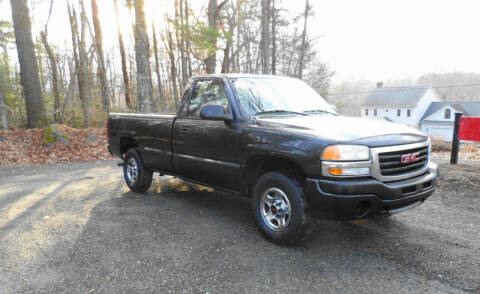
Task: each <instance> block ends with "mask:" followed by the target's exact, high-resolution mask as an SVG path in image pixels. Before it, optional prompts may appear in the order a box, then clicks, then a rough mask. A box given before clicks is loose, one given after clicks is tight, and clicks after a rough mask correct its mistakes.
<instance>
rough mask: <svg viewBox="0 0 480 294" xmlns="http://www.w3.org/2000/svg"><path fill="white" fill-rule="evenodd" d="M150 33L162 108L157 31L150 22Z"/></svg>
mask: <svg viewBox="0 0 480 294" xmlns="http://www.w3.org/2000/svg"><path fill="white" fill-rule="evenodd" d="M152 34H153V53H154V57H155V73H156V74H157V87H158V96H159V100H160V108H161V109H162V110H163V109H164V108H165V102H166V101H165V93H164V91H163V90H164V89H163V85H162V84H163V83H162V76H161V75H160V60H159V57H158V41H157V33H156V31H155V26H154V25H153V24H152Z"/></svg>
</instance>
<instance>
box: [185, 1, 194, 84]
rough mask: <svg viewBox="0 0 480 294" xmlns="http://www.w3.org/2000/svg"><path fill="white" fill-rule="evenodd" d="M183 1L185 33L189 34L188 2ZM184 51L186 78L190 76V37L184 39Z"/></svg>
mask: <svg viewBox="0 0 480 294" xmlns="http://www.w3.org/2000/svg"><path fill="white" fill-rule="evenodd" d="M184 1H185V28H186V29H187V32H190V21H189V9H188V0H184ZM185 46H186V51H187V63H188V77H189V78H190V77H191V76H192V59H191V54H190V52H191V50H192V49H191V45H190V35H189V36H188V37H187V38H186V43H185Z"/></svg>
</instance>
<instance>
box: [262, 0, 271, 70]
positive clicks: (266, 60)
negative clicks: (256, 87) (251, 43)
mask: <svg viewBox="0 0 480 294" xmlns="http://www.w3.org/2000/svg"><path fill="white" fill-rule="evenodd" d="M261 54H262V73H263V74H269V73H270V0H262V49H261Z"/></svg>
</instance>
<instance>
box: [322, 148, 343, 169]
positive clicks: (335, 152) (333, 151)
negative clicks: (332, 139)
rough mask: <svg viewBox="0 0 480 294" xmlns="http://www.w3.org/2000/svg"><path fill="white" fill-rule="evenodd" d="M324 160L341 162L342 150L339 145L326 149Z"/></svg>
mask: <svg viewBox="0 0 480 294" xmlns="http://www.w3.org/2000/svg"><path fill="white" fill-rule="evenodd" d="M322 158H323V159H324V160H340V159H341V154H340V148H338V146H337V145H333V146H329V147H327V148H325V150H324V151H323V156H322ZM339 170H340V174H341V172H342V169H339Z"/></svg>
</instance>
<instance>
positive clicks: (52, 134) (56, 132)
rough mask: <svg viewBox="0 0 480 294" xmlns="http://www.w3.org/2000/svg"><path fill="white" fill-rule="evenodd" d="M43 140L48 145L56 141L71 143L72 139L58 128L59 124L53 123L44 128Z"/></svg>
mask: <svg viewBox="0 0 480 294" xmlns="http://www.w3.org/2000/svg"><path fill="white" fill-rule="evenodd" d="M43 142H44V143H45V144H47V145H50V144H52V143H56V142H58V143H65V144H70V139H69V138H68V137H67V135H65V134H64V133H63V132H62V131H61V130H60V129H59V128H58V125H57V124H51V125H49V126H48V127H46V128H45V129H44V130H43Z"/></svg>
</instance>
